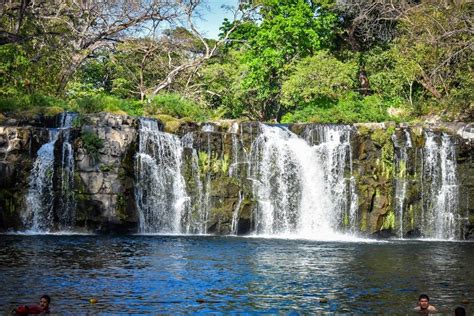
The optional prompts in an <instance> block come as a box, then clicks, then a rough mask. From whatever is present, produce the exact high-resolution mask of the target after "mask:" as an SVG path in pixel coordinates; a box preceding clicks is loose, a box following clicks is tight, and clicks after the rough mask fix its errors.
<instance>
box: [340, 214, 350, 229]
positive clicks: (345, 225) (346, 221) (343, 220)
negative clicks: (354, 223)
mask: <svg viewBox="0 0 474 316" xmlns="http://www.w3.org/2000/svg"><path fill="white" fill-rule="evenodd" d="M342 224H343V225H344V227H349V224H350V220H349V215H348V214H347V213H344V218H343V219H342Z"/></svg>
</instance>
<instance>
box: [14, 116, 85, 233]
mask: <svg viewBox="0 0 474 316" xmlns="http://www.w3.org/2000/svg"><path fill="white" fill-rule="evenodd" d="M76 116H77V114H76V113H71V112H65V113H62V114H61V115H60V117H59V120H60V121H59V128H57V129H56V128H51V129H49V141H48V143H46V144H44V145H42V146H41V147H40V149H39V150H38V153H37V158H36V160H35V162H34V163H33V170H32V171H31V175H30V181H29V188H28V193H27V196H26V201H27V205H26V212H25V213H24V214H23V216H22V220H23V224H24V225H25V226H26V227H28V228H29V229H28V230H29V231H32V232H36V233H47V232H50V231H51V230H53V229H54V226H55V224H54V200H55V198H54V196H55V194H54V184H53V180H54V175H55V156H54V150H55V146H56V143H57V142H58V140H59V139H60V138H61V140H62V148H61V163H60V168H61V177H60V179H59V181H60V183H61V188H60V195H59V207H58V210H57V217H58V220H59V229H60V230H71V229H72V227H73V225H74V218H75V207H76V205H75V199H74V190H73V185H74V151H73V148H72V145H71V136H70V130H71V127H72V122H73V120H74V118H75V117H76Z"/></svg>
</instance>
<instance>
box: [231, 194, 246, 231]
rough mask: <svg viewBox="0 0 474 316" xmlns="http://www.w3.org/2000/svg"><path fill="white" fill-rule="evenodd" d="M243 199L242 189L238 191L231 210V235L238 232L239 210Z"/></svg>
mask: <svg viewBox="0 0 474 316" xmlns="http://www.w3.org/2000/svg"><path fill="white" fill-rule="evenodd" d="M243 200H244V195H243V194H242V191H239V200H238V201H237V203H236V204H235V207H234V210H233V212H232V223H231V229H230V231H231V233H232V234H233V235H237V233H238V232H239V212H240V206H241V205H242V201H243Z"/></svg>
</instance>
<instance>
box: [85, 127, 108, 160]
mask: <svg viewBox="0 0 474 316" xmlns="http://www.w3.org/2000/svg"><path fill="white" fill-rule="evenodd" d="M81 140H82V145H83V146H84V149H85V150H86V151H87V153H88V154H89V155H90V156H91V157H92V159H93V160H94V161H97V159H98V158H99V151H100V150H101V149H102V148H103V147H104V140H103V139H101V138H100V137H99V136H98V135H97V134H96V133H94V132H92V131H82V133H81Z"/></svg>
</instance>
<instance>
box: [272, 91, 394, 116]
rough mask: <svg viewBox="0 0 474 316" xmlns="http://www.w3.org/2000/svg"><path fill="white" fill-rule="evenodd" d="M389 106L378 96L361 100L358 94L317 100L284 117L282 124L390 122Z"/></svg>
mask: <svg viewBox="0 0 474 316" xmlns="http://www.w3.org/2000/svg"><path fill="white" fill-rule="evenodd" d="M386 107H387V104H386V103H385V102H384V100H383V99H381V98H379V97H377V96H368V97H365V98H361V97H359V96H357V95H356V94H354V93H352V94H349V95H348V96H347V97H345V98H343V99H341V100H338V101H336V102H335V101H332V100H330V99H327V98H325V99H317V100H313V102H312V103H310V104H307V105H306V106H304V107H302V108H298V109H297V110H295V111H293V112H289V113H287V114H286V115H284V116H283V117H282V120H281V121H282V123H297V122H301V123H304V122H314V123H356V122H383V121H387V120H390V119H391V117H390V116H389V115H388V113H387V109H386Z"/></svg>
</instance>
